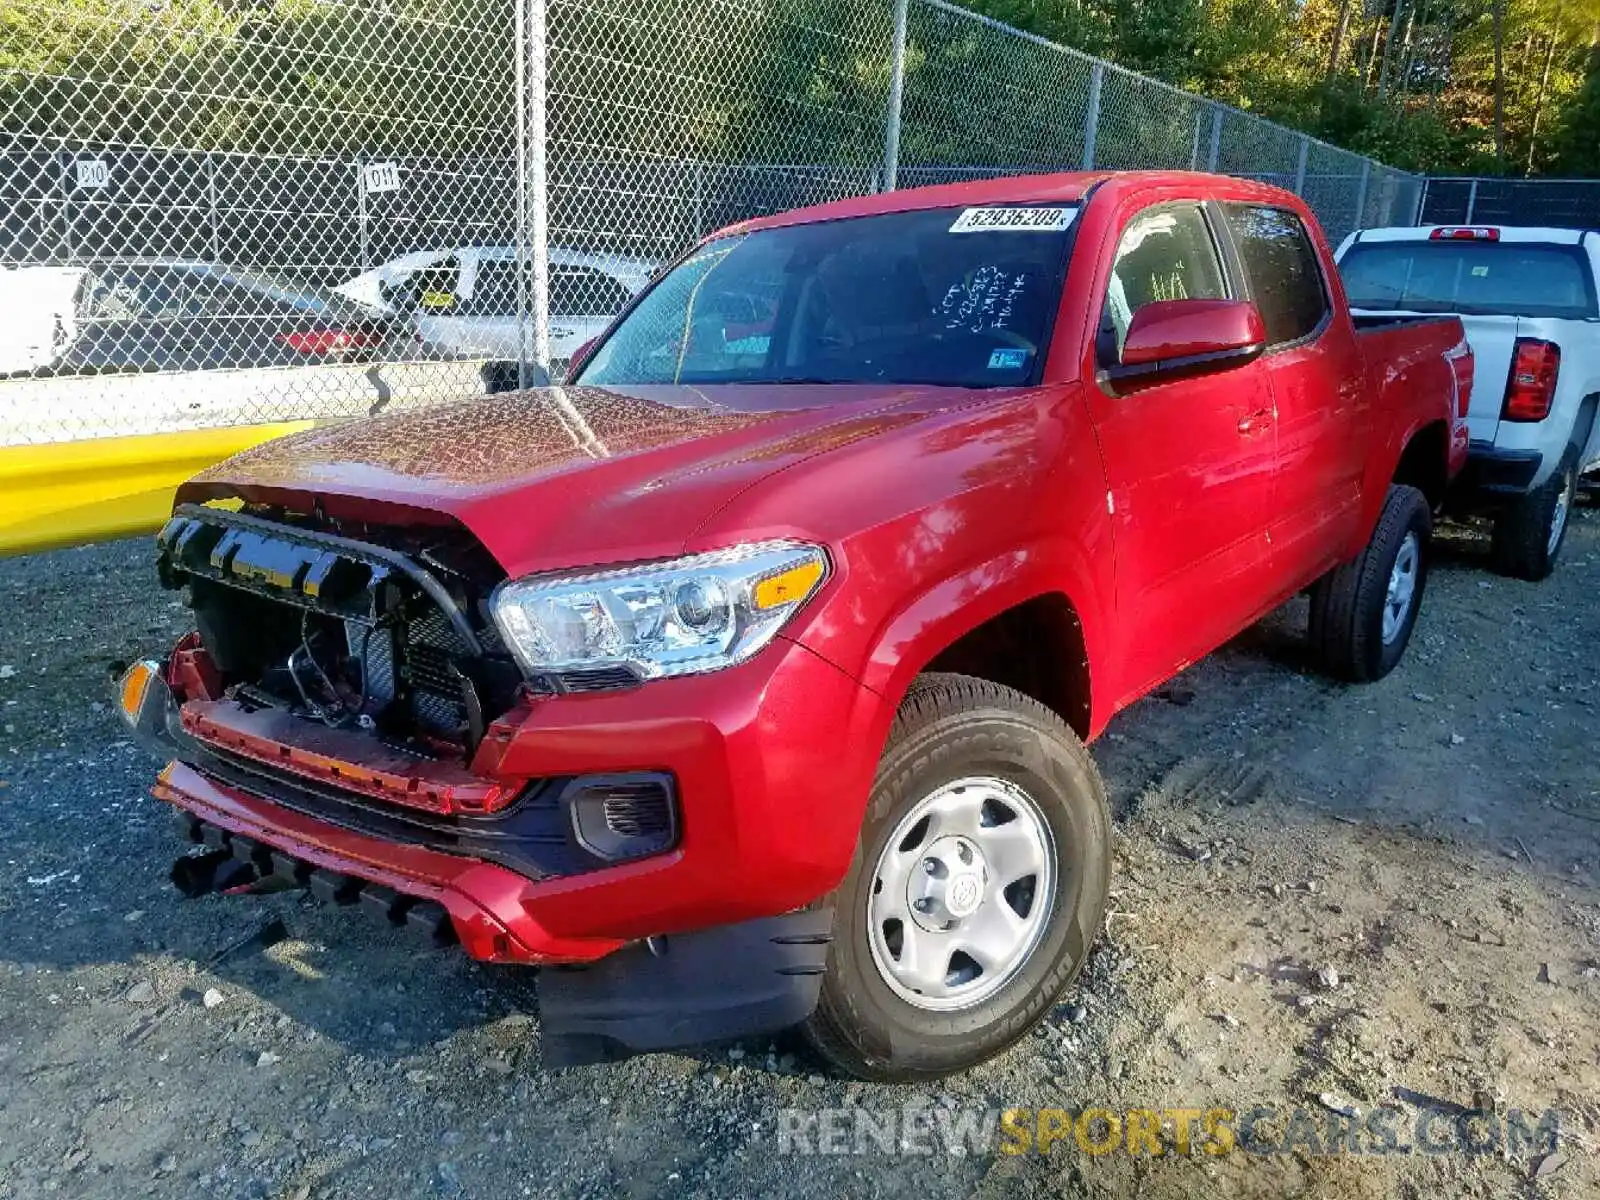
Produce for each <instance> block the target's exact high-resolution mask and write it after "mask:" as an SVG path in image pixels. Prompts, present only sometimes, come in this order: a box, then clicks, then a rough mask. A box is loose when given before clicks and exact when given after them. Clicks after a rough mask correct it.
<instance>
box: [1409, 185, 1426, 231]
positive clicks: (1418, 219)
mask: <svg viewBox="0 0 1600 1200" xmlns="http://www.w3.org/2000/svg"><path fill="white" fill-rule="evenodd" d="M1427 207H1428V177H1427V176H1426V175H1424V176H1422V183H1421V185H1420V186H1419V187H1418V188H1417V202H1416V203H1415V204H1414V205H1412V208H1411V223H1412V224H1413V225H1421V224H1422V214H1423V212H1424V211H1425V210H1426V209H1427Z"/></svg>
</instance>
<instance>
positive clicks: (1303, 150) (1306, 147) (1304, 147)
mask: <svg viewBox="0 0 1600 1200" xmlns="http://www.w3.org/2000/svg"><path fill="white" fill-rule="evenodd" d="M1310 158H1311V139H1310V138H1309V137H1307V136H1306V135H1305V134H1303V133H1302V134H1301V135H1300V162H1299V163H1298V164H1297V165H1296V166H1295V169H1294V194H1295V195H1296V196H1304V195H1305V194H1306V163H1307V162H1308V161H1309V160H1310Z"/></svg>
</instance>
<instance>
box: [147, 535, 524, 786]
mask: <svg viewBox="0 0 1600 1200" xmlns="http://www.w3.org/2000/svg"><path fill="white" fill-rule="evenodd" d="M273 516H274V519H271V520H269V519H266V518H264V517H261V516H257V515H253V514H246V513H232V512H227V511H224V510H220V509H214V508H205V507H200V506H194V505H186V506H183V507H180V508H179V509H178V510H177V512H176V513H175V514H174V516H173V518H172V520H171V521H169V522H168V524H167V526H166V528H165V529H163V530H162V532H161V534H160V537H159V538H158V546H159V549H160V558H159V570H160V575H161V581H162V583H163V584H164V585H165V586H167V587H169V588H173V589H177V590H179V591H181V593H182V595H183V598H184V603H185V605H186V606H187V607H189V608H190V609H191V610H193V612H194V615H195V623H196V627H197V628H198V630H199V634H200V640H201V642H202V644H203V646H204V648H205V650H206V653H207V654H208V656H209V658H210V665H211V667H212V668H214V670H215V672H216V674H217V676H218V682H219V684H220V686H221V688H222V689H223V690H224V691H225V692H226V693H227V695H228V697H229V699H231V700H232V701H234V702H236V703H237V704H239V705H240V706H241V707H243V708H244V709H246V710H247V711H259V710H280V711H283V712H286V713H290V714H292V715H294V716H296V717H301V718H305V719H309V720H312V721H315V722H317V723H319V724H322V725H324V726H326V727H328V728H329V729H361V730H364V731H370V732H372V733H374V734H376V735H377V736H378V737H379V738H380V739H381V740H382V741H383V742H384V743H385V744H386V745H389V746H392V747H394V748H395V749H397V750H400V751H402V752H411V753H415V754H418V755H422V756H427V757H443V758H446V759H455V760H457V761H460V762H463V763H465V762H469V761H470V760H471V758H472V756H473V755H474V753H475V752H476V751H477V749H478V747H479V746H480V745H481V744H482V742H483V739H484V736H485V733H486V732H487V728H488V724H489V722H491V721H492V720H493V719H494V718H495V717H497V716H499V715H501V714H503V713H504V712H506V711H507V710H509V709H510V708H511V707H512V706H513V704H514V703H515V701H516V696H517V691H518V689H519V687H520V686H521V684H522V677H521V674H520V672H519V670H518V668H517V665H516V663H515V662H514V661H513V660H512V658H511V656H510V654H508V653H507V652H506V650H505V647H504V646H503V645H501V642H500V638H499V636H498V634H497V633H496V631H495V628H494V624H493V621H492V620H491V619H490V618H489V616H488V613H487V609H486V604H487V600H488V596H489V594H490V592H491V591H492V590H493V588H494V586H495V584H497V583H498V582H500V580H501V579H502V578H503V577H504V573H503V572H502V571H501V570H500V568H499V566H498V565H497V564H496V563H495V562H494V560H493V559H492V558H491V557H490V556H489V555H488V553H487V552H486V551H484V550H482V548H481V547H479V546H478V545H477V543H476V542H474V541H473V540H472V539H471V538H470V537H469V536H467V535H466V534H465V533H464V532H462V533H459V534H458V533H456V532H455V531H453V530H450V529H446V528H439V529H427V530H424V531H422V532H420V533H416V532H404V533H402V532H401V531H398V530H383V531H380V530H373V529H370V528H368V529H364V530H363V535H364V536H363V539H362V540H359V541H358V540H356V539H354V538H349V537H345V536H343V535H341V534H338V533H333V532H329V531H326V530H322V529H317V528H314V527H311V526H310V525H309V524H302V523H296V522H295V521H294V518H293V517H292V516H291V515H289V514H273ZM385 534H387V535H388V540H389V541H391V542H393V543H394V544H385V542H383V541H377V540H372V539H373V538H374V537H383V536H384V535H385ZM446 811H448V809H446Z"/></svg>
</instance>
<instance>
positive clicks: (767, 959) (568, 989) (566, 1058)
mask: <svg viewBox="0 0 1600 1200" xmlns="http://www.w3.org/2000/svg"><path fill="white" fill-rule="evenodd" d="M832 926H833V910H832V909H831V908H822V909H816V910H812V911H807V912H799V913H788V914H786V915H784V916H781V917H767V918H764V919H761V920H756V921H745V922H742V923H741V924H738V925H724V926H721V927H719V928H716V929H704V930H699V931H696V932H694V933H686V934H677V935H673V936H671V937H659V938H651V939H649V940H648V941H647V942H638V943H634V944H633V945H630V946H628V947H626V948H625V949H622V950H619V951H617V952H616V953H615V954H611V955H608V956H607V957H605V958H603V959H601V960H600V961H599V962H596V963H593V964H591V965H589V966H584V967H546V968H545V969H543V970H542V971H541V972H540V973H539V1018H540V1022H541V1023H542V1025H543V1027H544V1042H543V1050H544V1061H545V1065H546V1066H550V1067H576V1066H585V1065H587V1064H589V1063H597V1062H610V1061H614V1060H616V1059H619V1058H626V1057H628V1056H629V1055H632V1054H640V1053H645V1052H648V1051H653V1050H672V1049H677V1048H680V1047H684V1046H695V1045H701V1044H703V1043H705V1042H714V1041H724V1040H732V1039H737V1038H745V1037H754V1036H755V1035H757V1034H764V1033H776V1032H777V1031H778V1030H780V1029H787V1028H788V1027H789V1026H791V1025H796V1024H798V1023H799V1022H801V1021H803V1020H805V1019H806V1018H807V1017H808V1016H810V1015H811V1012H812V1010H813V1009H815V1008H816V1006H817V995H818V992H819V990H820V989H821V987H822V975H823V972H824V971H825V970H826V969H827V965H828V943H829V941H830V938H831V935H830V930H831V928H832Z"/></svg>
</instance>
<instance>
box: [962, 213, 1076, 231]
mask: <svg viewBox="0 0 1600 1200" xmlns="http://www.w3.org/2000/svg"><path fill="white" fill-rule="evenodd" d="M1077 215H1078V210H1077V209H1076V208H968V209H964V210H963V211H962V213H961V215H960V216H959V217H957V218H956V223H955V224H954V225H952V226H950V232H951V233H996V232H1003V233H1060V232H1061V231H1062V230H1063V229H1065V228H1066V227H1067V226H1069V225H1071V224H1072V218H1073V217H1075V216H1077Z"/></svg>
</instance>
